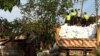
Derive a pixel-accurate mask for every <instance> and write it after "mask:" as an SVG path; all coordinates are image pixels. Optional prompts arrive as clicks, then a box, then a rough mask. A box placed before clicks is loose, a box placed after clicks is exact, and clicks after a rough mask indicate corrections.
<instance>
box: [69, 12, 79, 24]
mask: <svg viewBox="0 0 100 56" xmlns="http://www.w3.org/2000/svg"><path fill="white" fill-rule="evenodd" d="M76 15H77V12H76V11H75V10H71V12H70V16H71V24H72V25H74V24H75V22H76V20H77V19H76Z"/></svg>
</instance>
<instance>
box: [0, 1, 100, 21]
mask: <svg viewBox="0 0 100 56" xmlns="http://www.w3.org/2000/svg"><path fill="white" fill-rule="evenodd" d="M26 2H27V1H26V0H21V3H22V4H25V3H26ZM94 2H95V1H94V0H88V1H86V2H85V3H84V7H83V12H88V14H89V15H91V14H93V13H95V4H94ZM73 8H75V9H76V8H78V9H79V8H80V3H76V4H75V5H74V7H73ZM99 12H100V10H99ZM99 15H100V13H99ZM0 17H4V18H7V19H8V21H13V20H14V19H16V18H20V17H21V14H20V9H19V8H18V7H17V6H14V7H13V10H12V12H9V11H4V10H1V9H0Z"/></svg>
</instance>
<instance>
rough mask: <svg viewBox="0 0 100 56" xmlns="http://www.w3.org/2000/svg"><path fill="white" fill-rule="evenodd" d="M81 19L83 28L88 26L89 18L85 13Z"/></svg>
mask: <svg viewBox="0 0 100 56" xmlns="http://www.w3.org/2000/svg"><path fill="white" fill-rule="evenodd" d="M83 19H84V20H85V22H84V24H85V26H88V25H89V23H88V20H89V16H88V14H87V13H86V12H84V14H83Z"/></svg>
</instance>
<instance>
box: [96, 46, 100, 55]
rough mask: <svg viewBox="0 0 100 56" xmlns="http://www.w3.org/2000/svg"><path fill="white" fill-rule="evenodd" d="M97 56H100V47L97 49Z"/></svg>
mask: <svg viewBox="0 0 100 56" xmlns="http://www.w3.org/2000/svg"><path fill="white" fill-rule="evenodd" d="M96 56H100V45H99V46H98V47H97V49H96Z"/></svg>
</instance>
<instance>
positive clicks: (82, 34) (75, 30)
mask: <svg viewBox="0 0 100 56" xmlns="http://www.w3.org/2000/svg"><path fill="white" fill-rule="evenodd" d="M95 26H96V24H91V25H89V26H86V27H82V26H76V25H74V26H68V25H67V24H65V25H62V26H61V30H60V33H59V36H60V37H61V38H93V37H95V34H96V27H95Z"/></svg>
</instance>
